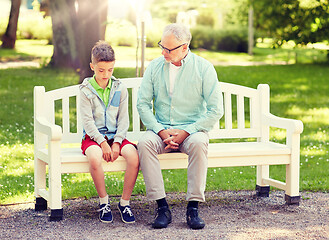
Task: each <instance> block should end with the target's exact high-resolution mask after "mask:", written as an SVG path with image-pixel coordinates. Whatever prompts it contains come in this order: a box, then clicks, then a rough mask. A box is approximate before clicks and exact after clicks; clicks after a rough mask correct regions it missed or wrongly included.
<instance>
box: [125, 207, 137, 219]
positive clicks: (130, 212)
mask: <svg viewBox="0 0 329 240" xmlns="http://www.w3.org/2000/svg"><path fill="white" fill-rule="evenodd" d="M123 213H128V214H129V216H130V217H132V216H133V215H134V214H133V213H132V211H131V210H130V208H129V207H125V209H124V210H123Z"/></svg>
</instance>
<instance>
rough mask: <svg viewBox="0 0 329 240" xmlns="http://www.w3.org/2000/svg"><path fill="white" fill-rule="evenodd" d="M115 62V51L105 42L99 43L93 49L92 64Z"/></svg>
mask: <svg viewBox="0 0 329 240" xmlns="http://www.w3.org/2000/svg"><path fill="white" fill-rule="evenodd" d="M113 61H115V54H114V50H113V48H112V47H111V45H110V44H108V43H107V42H105V41H98V42H97V43H96V44H95V45H94V47H93V48H92V49H91V62H93V63H98V62H113Z"/></svg>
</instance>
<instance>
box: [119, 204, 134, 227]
mask: <svg viewBox="0 0 329 240" xmlns="http://www.w3.org/2000/svg"><path fill="white" fill-rule="evenodd" d="M118 209H119V212H120V215H121V219H122V221H123V222H124V223H134V222H135V217H134V214H133V212H132V211H131V208H130V206H129V205H128V206H123V207H122V206H121V205H120V203H119V204H118Z"/></svg>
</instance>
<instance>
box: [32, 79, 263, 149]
mask: <svg viewBox="0 0 329 240" xmlns="http://www.w3.org/2000/svg"><path fill="white" fill-rule="evenodd" d="M121 80H122V81H123V82H124V83H125V85H126V86H127V88H128V89H131V90H129V91H130V92H131V95H130V98H131V103H130V109H131V111H130V114H131V115H132V116H131V119H132V121H131V127H130V130H129V132H128V134H127V138H129V140H131V141H137V140H138V139H139V138H140V137H141V135H142V134H143V132H144V130H143V129H141V121H140V118H139V114H138V111H137V107H136V105H137V92H138V90H139V86H140V83H141V80H142V79H141V78H126V79H121ZM220 86H221V90H222V92H223V97H224V99H223V100H224V111H225V114H224V117H223V118H222V119H221V120H220V121H218V123H217V124H215V126H214V129H213V130H211V131H210V133H209V135H210V138H211V139H215V138H221V139H223V138H260V137H261V136H262V134H261V129H262V128H261V126H260V110H259V109H260V107H259V106H260V95H261V90H260V89H253V88H248V87H244V86H240V85H235V84H231V83H224V82H220ZM35 97H36V98H42V99H37V101H43V104H40V106H41V107H39V108H41V109H42V110H43V113H41V112H42V111H40V110H41V109H37V111H36V112H35V117H36V118H37V117H38V116H40V117H41V116H42V117H46V119H47V120H48V121H50V122H51V123H55V122H56V121H57V122H58V121H59V122H61V126H62V131H63V137H62V142H63V143H78V142H80V141H81V137H82V122H81V117H80V115H79V113H78V111H76V109H79V104H80V101H79V97H80V91H79V85H75V86H69V87H65V88H61V89H56V90H52V91H48V92H45V93H44V94H36V96H35ZM71 98H72V99H71ZM56 101H61V104H62V108H61V110H59V109H57V108H58V106H57V105H59V104H57V105H56V104H55V102H56ZM56 106H57V108H56ZM55 108H56V109H55ZM55 119H56V121H55ZM58 119H60V120H58ZM72 126H73V127H72ZM71 128H73V129H75V131H72V130H71Z"/></svg>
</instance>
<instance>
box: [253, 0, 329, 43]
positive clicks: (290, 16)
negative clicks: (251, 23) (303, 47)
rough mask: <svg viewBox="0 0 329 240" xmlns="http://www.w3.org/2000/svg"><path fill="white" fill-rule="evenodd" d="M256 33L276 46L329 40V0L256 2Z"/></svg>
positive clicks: (262, 0) (266, 0) (268, 0)
mask: <svg viewBox="0 0 329 240" xmlns="http://www.w3.org/2000/svg"><path fill="white" fill-rule="evenodd" d="M252 4H253V6H254V13H255V16H254V17H255V23H256V24H255V26H256V31H258V33H260V34H261V35H262V36H264V37H272V38H274V40H275V43H276V45H278V46H280V45H282V44H283V43H284V42H285V41H289V40H294V41H295V42H296V43H297V44H307V43H314V42H318V41H322V40H326V39H327V38H328V36H329V5H328V1H327V0H276V1H272V0H254V1H253V2H252Z"/></svg>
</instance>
